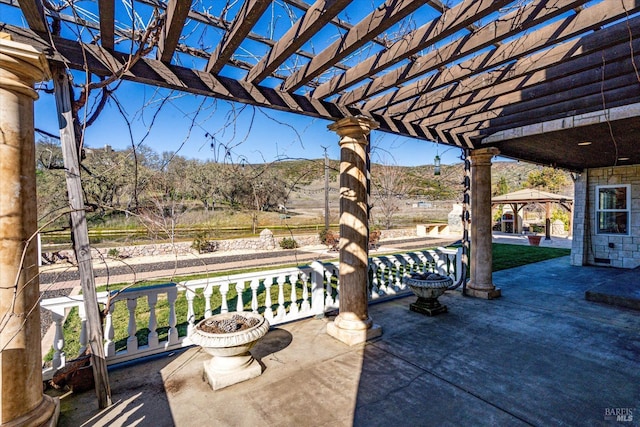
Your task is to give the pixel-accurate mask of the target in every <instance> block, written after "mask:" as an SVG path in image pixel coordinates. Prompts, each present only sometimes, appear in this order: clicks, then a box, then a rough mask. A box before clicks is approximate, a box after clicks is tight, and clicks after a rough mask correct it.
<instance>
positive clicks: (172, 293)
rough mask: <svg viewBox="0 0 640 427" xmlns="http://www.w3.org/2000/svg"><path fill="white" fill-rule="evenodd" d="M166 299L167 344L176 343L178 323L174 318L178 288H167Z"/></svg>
mask: <svg viewBox="0 0 640 427" xmlns="http://www.w3.org/2000/svg"><path fill="white" fill-rule="evenodd" d="M167 299H168V300H169V334H168V339H167V345H171V344H176V343H177V342H178V329H177V328H176V325H177V324H178V322H177V320H176V300H177V299H178V289H176V288H173V289H169V291H168V292H167Z"/></svg>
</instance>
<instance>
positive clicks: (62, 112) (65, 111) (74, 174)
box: [52, 65, 111, 409]
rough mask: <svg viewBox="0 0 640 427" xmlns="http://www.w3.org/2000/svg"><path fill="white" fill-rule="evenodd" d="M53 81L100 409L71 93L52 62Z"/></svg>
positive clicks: (100, 368)
mask: <svg viewBox="0 0 640 427" xmlns="http://www.w3.org/2000/svg"><path fill="white" fill-rule="evenodd" d="M52 73H53V83H54V90H55V98H56V107H57V110H58V121H59V124H60V142H61V144H62V157H63V160H64V169H65V177H66V180H67V191H68V194H69V205H70V207H71V233H72V235H73V249H74V251H75V254H76V260H77V262H78V271H79V273H80V285H81V286H82V294H83V296H84V306H85V310H86V313H87V324H88V326H89V327H88V329H89V337H88V338H89V346H90V348H91V363H92V365H93V378H94V380H95V386H96V395H97V397H98V405H99V407H100V409H104V408H106V407H108V406H110V405H111V387H110V386H109V377H108V374H107V363H106V360H105V357H104V347H103V336H102V320H101V318H100V309H99V307H98V298H97V295H96V286H95V278H94V275H93V264H92V262H91V247H90V245H89V233H88V230H87V218H86V213H85V206H84V197H83V191H82V182H81V180H80V161H79V158H78V157H79V156H78V154H79V153H78V144H77V143H76V138H75V133H74V130H73V115H72V113H71V96H70V93H69V77H68V75H67V71H66V70H65V68H64V67H62V66H60V65H52Z"/></svg>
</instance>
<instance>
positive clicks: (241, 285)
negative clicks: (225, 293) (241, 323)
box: [236, 282, 244, 313]
mask: <svg viewBox="0 0 640 427" xmlns="http://www.w3.org/2000/svg"><path fill="white" fill-rule="evenodd" d="M243 292H244V282H242V283H236V294H238V298H237V302H236V311H237V312H239V313H242V312H243V311H244V301H243V300H242V293H243Z"/></svg>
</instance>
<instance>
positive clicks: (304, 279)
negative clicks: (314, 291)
mask: <svg viewBox="0 0 640 427" xmlns="http://www.w3.org/2000/svg"><path fill="white" fill-rule="evenodd" d="M309 277H310V276H309V275H308V274H306V273H302V274H301V275H300V282H301V283H302V304H301V305H300V311H301V312H303V313H306V312H307V311H311V304H309Z"/></svg>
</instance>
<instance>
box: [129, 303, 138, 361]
mask: <svg viewBox="0 0 640 427" xmlns="http://www.w3.org/2000/svg"><path fill="white" fill-rule="evenodd" d="M137 306H138V300H137V299H136V298H131V299H127V310H129V327H128V328H127V330H128V332H129V337H128V338H127V353H128V354H133V353H135V352H136V351H138V337H137V336H136V331H137V329H138V328H137V325H136V307H137Z"/></svg>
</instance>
